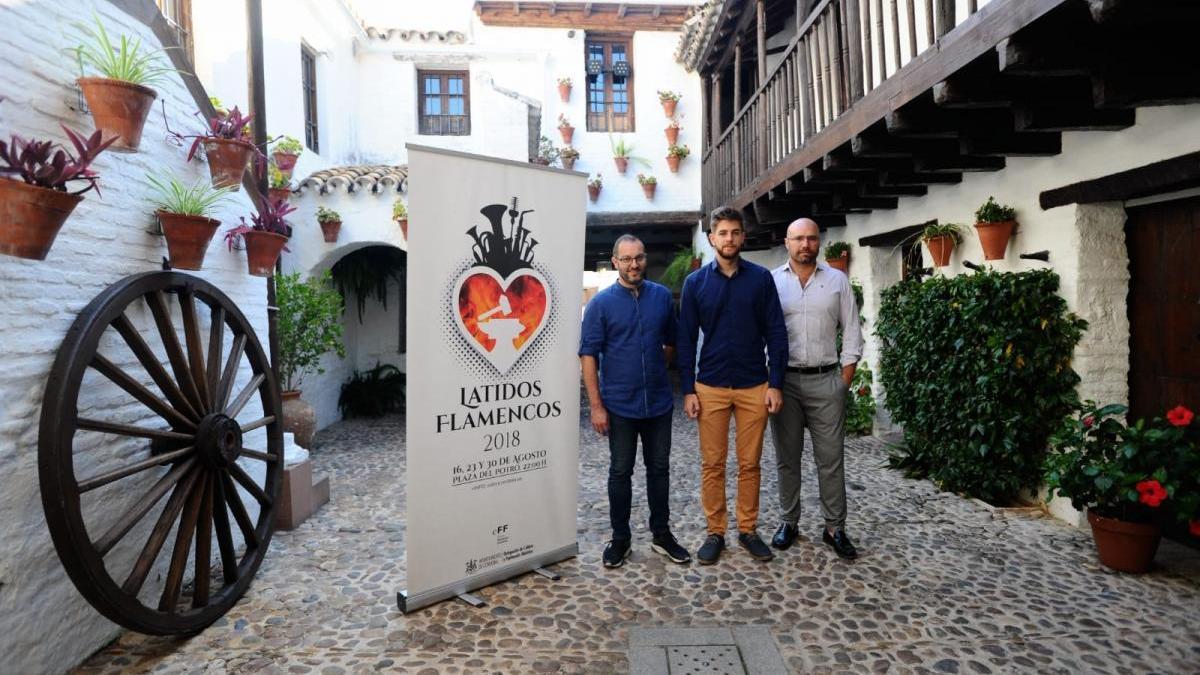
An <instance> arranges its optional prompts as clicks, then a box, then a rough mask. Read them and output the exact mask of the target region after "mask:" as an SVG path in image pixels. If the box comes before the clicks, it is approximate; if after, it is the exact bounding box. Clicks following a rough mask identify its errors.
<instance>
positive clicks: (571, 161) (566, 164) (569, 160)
mask: <svg viewBox="0 0 1200 675" xmlns="http://www.w3.org/2000/svg"><path fill="white" fill-rule="evenodd" d="M559 159H560V160H561V161H562V165H563V168H564V169H566V170H567V171H571V170H572V169H574V168H575V159H576V158H575V157H559Z"/></svg>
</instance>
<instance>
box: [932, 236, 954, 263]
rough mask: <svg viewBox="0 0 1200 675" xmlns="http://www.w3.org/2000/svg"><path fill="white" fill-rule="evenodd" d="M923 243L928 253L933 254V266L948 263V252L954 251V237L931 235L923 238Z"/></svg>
mask: <svg viewBox="0 0 1200 675" xmlns="http://www.w3.org/2000/svg"><path fill="white" fill-rule="evenodd" d="M925 245H926V246H928V247H929V255H931V256H933V264H934V266H936V267H945V266H946V265H949V264H950V254H951V253H953V252H954V237H933V238H932V239H927V240H925Z"/></svg>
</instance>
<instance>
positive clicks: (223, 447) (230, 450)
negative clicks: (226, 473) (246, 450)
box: [196, 413, 242, 467]
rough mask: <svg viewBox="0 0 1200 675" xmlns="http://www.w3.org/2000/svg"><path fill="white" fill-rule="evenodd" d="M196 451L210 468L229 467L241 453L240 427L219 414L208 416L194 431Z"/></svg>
mask: <svg viewBox="0 0 1200 675" xmlns="http://www.w3.org/2000/svg"><path fill="white" fill-rule="evenodd" d="M196 450H197V451H198V452H199V454H200V458H201V461H203V462H205V463H206V464H208V465H210V466H217V467H220V466H229V465H230V464H233V463H234V462H236V461H237V458H238V455H240V454H241V452H242V427H241V425H239V424H238V423H237V420H234V419H233V418H231V417H228V416H226V415H222V414H220V413H213V414H211V415H208V416H207V417H205V418H204V419H203V420H201V421H200V426H199V428H197V429H196Z"/></svg>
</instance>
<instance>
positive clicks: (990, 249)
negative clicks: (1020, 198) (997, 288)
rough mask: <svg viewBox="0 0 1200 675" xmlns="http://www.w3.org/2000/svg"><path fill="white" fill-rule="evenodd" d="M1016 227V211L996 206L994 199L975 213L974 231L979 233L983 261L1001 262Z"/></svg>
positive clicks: (1009, 207) (989, 200)
mask: <svg viewBox="0 0 1200 675" xmlns="http://www.w3.org/2000/svg"><path fill="white" fill-rule="evenodd" d="M1016 226H1017V221H1016V210H1015V209H1014V208H1013V207H1011V206H1007V205H1004V204H997V203H996V200H995V198H993V197H988V198H987V201H986V202H984V203H983V206H980V207H979V209H978V210H977V211H975V229H976V230H977V231H978V232H979V243H980V244H981V245H982V246H983V258H984V260H1003V259H1004V249H1005V248H1007V247H1008V240H1009V238H1010V237H1012V233H1013V230H1014V229H1015V228H1016Z"/></svg>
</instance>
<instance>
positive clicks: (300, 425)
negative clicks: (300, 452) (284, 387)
mask: <svg viewBox="0 0 1200 675" xmlns="http://www.w3.org/2000/svg"><path fill="white" fill-rule="evenodd" d="M279 398H281V399H283V406H282V407H283V432H284V433H285V434H286V433H291V434H294V436H295V440H296V445H299V446H300V447H302V448H308V447H310V446H311V445H312V437H313V433H314V432H315V431H316V430H317V411H316V410H314V409H313V407H312V406H311V405H309V404H308V403H307V402H306V401H305V400H304V399H302V398H300V391H299V390H296V391H281V392H279Z"/></svg>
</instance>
